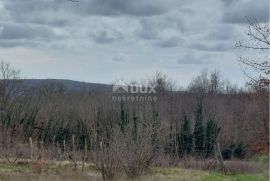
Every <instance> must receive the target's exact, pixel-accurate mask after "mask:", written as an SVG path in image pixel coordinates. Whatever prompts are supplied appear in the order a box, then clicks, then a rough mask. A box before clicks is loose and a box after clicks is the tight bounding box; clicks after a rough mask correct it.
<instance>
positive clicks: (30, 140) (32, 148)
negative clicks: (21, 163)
mask: <svg viewBox="0 0 270 181" xmlns="http://www.w3.org/2000/svg"><path fill="white" fill-rule="evenodd" d="M29 148H30V159H31V162H33V152H34V147H33V141H32V138H31V137H29Z"/></svg>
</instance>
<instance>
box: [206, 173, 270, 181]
mask: <svg viewBox="0 0 270 181" xmlns="http://www.w3.org/2000/svg"><path fill="white" fill-rule="evenodd" d="M202 180H203V181H268V180H269V178H268V176H256V175H248V174H235V175H223V174H219V173H210V174H209V175H207V176H205V177H203V179H202Z"/></svg>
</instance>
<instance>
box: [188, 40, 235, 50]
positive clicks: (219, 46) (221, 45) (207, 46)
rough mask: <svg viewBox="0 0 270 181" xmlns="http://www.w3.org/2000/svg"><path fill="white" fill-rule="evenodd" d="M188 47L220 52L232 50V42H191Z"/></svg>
mask: <svg viewBox="0 0 270 181" xmlns="http://www.w3.org/2000/svg"><path fill="white" fill-rule="evenodd" d="M189 47H190V48H192V49H196V50H201V51H213V52H222V51H229V50H232V49H233V43H232V42H215V43H209V42H205V43H204V44H202V43H193V44H191V45H190V46H189Z"/></svg>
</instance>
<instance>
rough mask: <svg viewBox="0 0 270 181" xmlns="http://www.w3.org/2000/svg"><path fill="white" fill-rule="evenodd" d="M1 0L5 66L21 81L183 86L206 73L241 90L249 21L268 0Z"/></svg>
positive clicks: (0, 55) (263, 12) (0, 52)
mask: <svg viewBox="0 0 270 181" xmlns="http://www.w3.org/2000/svg"><path fill="white" fill-rule="evenodd" d="M78 1H79V2H70V1H67V0H0V59H2V60H4V61H7V62H10V63H11V64H12V65H13V66H15V67H16V68H19V69H21V71H22V76H23V78H61V79H72V80H80V81H88V82H100V83H112V82H114V81H115V80H118V79H121V78H123V79H125V80H130V79H139V78H142V77H144V76H150V75H151V74H153V73H154V72H156V71H161V72H163V73H165V74H167V75H168V76H169V77H171V78H172V79H174V80H176V81H177V82H178V83H179V85H184V86H185V85H186V84H187V83H188V82H189V81H190V80H191V79H192V78H193V77H194V76H195V75H198V73H199V71H200V70H201V69H203V68H208V69H209V70H214V69H218V70H220V71H221V72H222V74H223V76H224V77H225V78H228V79H229V80H230V81H232V82H233V83H238V84H240V85H243V84H244V82H245V81H246V78H245V76H244V75H243V73H242V72H241V69H240V67H239V65H238V63H237V61H236V60H237V56H239V55H241V54H243V53H244V52H242V51H240V50H237V49H235V48H234V44H235V42H236V41H237V40H245V33H246V31H247V27H248V24H247V18H252V19H257V21H259V22H266V21H268V20H269V15H268V11H269V6H268V0H78Z"/></svg>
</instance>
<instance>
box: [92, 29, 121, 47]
mask: <svg viewBox="0 0 270 181" xmlns="http://www.w3.org/2000/svg"><path fill="white" fill-rule="evenodd" d="M91 36H92V38H93V40H94V41H95V42H96V43H98V44H106V43H113V42H114V41H119V40H121V39H123V35H122V34H121V33H119V32H116V31H113V32H107V31H105V30H104V31H100V32H98V33H96V34H92V35H91Z"/></svg>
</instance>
